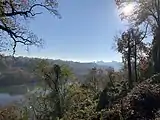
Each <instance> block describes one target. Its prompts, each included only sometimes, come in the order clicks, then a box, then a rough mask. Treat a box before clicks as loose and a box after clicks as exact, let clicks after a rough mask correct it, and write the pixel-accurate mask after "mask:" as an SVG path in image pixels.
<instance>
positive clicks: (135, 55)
mask: <svg viewBox="0 0 160 120" xmlns="http://www.w3.org/2000/svg"><path fill="white" fill-rule="evenodd" d="M134 47H135V51H134V60H135V61H134V72H135V82H137V81H138V79H137V78H138V75H137V44H136V40H135V46H134Z"/></svg>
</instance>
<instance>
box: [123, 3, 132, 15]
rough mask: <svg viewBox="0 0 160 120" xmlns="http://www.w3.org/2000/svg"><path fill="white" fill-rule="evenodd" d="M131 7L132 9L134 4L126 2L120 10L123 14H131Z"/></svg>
mask: <svg viewBox="0 0 160 120" xmlns="http://www.w3.org/2000/svg"><path fill="white" fill-rule="evenodd" d="M133 9H134V5H133V4H128V5H126V6H125V7H124V8H122V12H123V13H124V14H125V15H131V13H132V12H133Z"/></svg>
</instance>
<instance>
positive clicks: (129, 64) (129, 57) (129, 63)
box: [127, 39, 133, 89]
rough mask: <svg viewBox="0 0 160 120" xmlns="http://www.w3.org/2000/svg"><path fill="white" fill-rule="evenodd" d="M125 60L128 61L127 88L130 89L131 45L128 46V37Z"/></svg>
mask: <svg viewBox="0 0 160 120" xmlns="http://www.w3.org/2000/svg"><path fill="white" fill-rule="evenodd" d="M127 61H128V85H129V88H130V89H131V88H132V87H133V85H132V68H131V46H130V40H129V39H128V55H127Z"/></svg>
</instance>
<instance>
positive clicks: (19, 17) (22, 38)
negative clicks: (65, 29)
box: [0, 0, 60, 53]
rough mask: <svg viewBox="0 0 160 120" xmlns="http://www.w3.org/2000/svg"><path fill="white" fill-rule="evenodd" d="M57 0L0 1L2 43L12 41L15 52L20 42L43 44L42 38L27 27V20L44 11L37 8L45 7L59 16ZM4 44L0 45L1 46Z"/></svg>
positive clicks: (24, 43)
mask: <svg viewBox="0 0 160 120" xmlns="http://www.w3.org/2000/svg"><path fill="white" fill-rule="evenodd" d="M57 7H58V3H57V1H56V0H1V1H0V35H1V37H2V36H3V37H4V38H6V39H1V40H0V41H1V44H2V43H7V44H8V43H10V40H11V45H12V47H13V53H15V49H16V46H17V44H18V43H21V44H23V45H27V46H28V45H35V46H38V47H39V46H41V45H42V43H43V40H42V39H39V38H38V37H37V36H36V35H35V34H34V33H33V32H32V31H30V30H28V29H27V26H26V24H25V23H26V22H27V21H28V20H30V19H32V18H34V17H36V16H37V15H38V14H42V11H39V10H40V9H37V8H44V9H46V10H47V11H48V12H50V13H51V14H53V15H56V16H59V17H60V15H59V13H58V11H57ZM1 46H3V45H0V47H1Z"/></svg>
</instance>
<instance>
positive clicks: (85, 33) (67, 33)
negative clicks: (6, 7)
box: [16, 0, 124, 62]
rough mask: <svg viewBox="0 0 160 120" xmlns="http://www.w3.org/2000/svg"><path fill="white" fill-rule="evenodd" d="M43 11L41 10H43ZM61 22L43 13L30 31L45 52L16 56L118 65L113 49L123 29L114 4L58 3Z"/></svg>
mask: <svg viewBox="0 0 160 120" xmlns="http://www.w3.org/2000/svg"><path fill="white" fill-rule="evenodd" d="M42 11H43V10H42ZM58 11H59V13H60V14H61V16H62V19H58V18H56V17H55V16H52V15H50V14H49V13H47V11H43V14H42V15H38V16H37V17H36V18H35V19H34V20H31V21H30V23H29V28H30V29H31V30H32V31H33V32H34V33H35V34H36V35H37V36H38V37H40V38H43V39H44V40H45V44H44V48H43V49H40V48H30V51H29V52H26V51H24V49H25V48H18V49H17V53H16V55H23V56H29V57H32V56H33V57H43V58H51V59H63V60H73V61H82V62H85V61H87V62H88V61H99V60H103V61H113V60H114V61H121V57H120V55H119V54H118V53H117V52H116V51H115V50H114V49H112V46H113V44H114V36H115V35H116V34H117V33H118V32H119V30H123V29H124V25H123V24H122V22H121V21H120V19H119V17H118V13H117V9H116V5H115V3H114V0H59V8H58Z"/></svg>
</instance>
